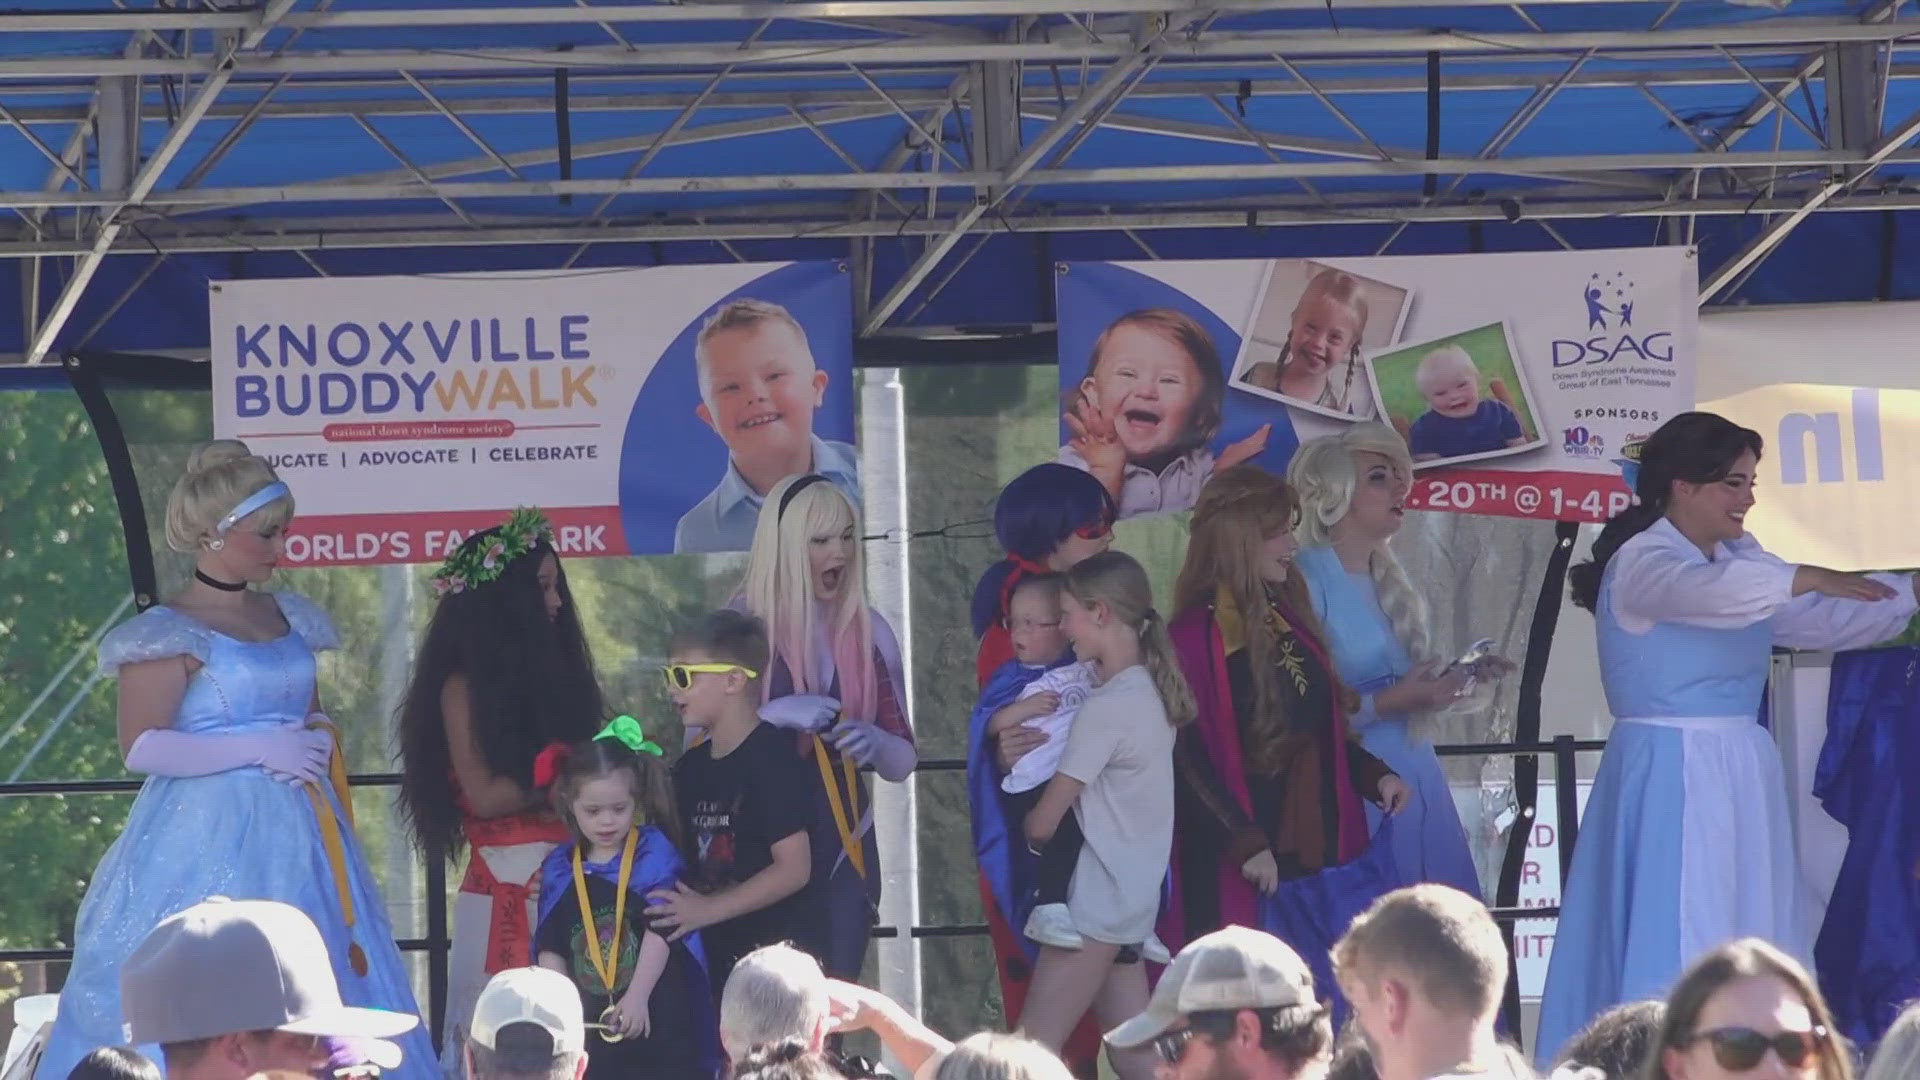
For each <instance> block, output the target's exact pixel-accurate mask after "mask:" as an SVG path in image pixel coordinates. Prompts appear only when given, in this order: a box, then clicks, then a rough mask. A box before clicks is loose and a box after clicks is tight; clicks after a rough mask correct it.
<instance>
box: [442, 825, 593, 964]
mask: <svg viewBox="0 0 1920 1080" xmlns="http://www.w3.org/2000/svg"><path fill="white" fill-rule="evenodd" d="M461 830H462V831H463V832H465V833H466V836H467V846H468V847H469V848H471V849H472V850H471V851H470V853H469V854H468V856H467V873H466V876H465V877H464V878H462V879H461V881H460V891H461V892H463V893H471V894H473V895H476V896H484V897H487V898H488V899H489V900H490V901H492V909H491V910H490V911H489V912H488V913H487V951H486V958H485V960H484V961H482V968H483V970H485V971H486V973H487V974H488V975H493V974H495V973H497V972H500V971H504V970H506V969H507V968H515V967H526V966H527V964H529V963H530V962H531V960H532V957H533V927H532V926H530V925H528V921H527V905H528V904H529V903H531V902H532V900H533V898H534V887H535V885H536V884H537V883H538V882H539V880H540V867H539V864H537V863H536V864H535V865H534V868H533V873H532V874H530V875H528V877H527V880H525V881H521V882H513V881H501V880H500V879H499V878H497V877H495V876H494V873H493V868H492V867H490V866H488V865H487V860H486V859H484V858H481V856H480V849H481V848H491V847H511V846H513V845H515V844H564V843H566V842H567V840H568V839H569V834H568V833H567V827H566V825H564V824H562V823H561V821H560V819H558V818H556V817H554V816H552V815H551V814H512V815H509V816H507V817H497V818H467V819H466V820H465V821H463V822H462V823H461Z"/></svg>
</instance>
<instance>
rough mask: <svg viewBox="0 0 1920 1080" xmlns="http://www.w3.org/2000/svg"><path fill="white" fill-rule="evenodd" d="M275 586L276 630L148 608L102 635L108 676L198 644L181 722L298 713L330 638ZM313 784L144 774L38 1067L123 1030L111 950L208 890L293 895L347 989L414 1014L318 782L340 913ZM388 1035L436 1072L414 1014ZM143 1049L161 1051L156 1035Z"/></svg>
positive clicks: (260, 773)
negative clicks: (253, 636)
mask: <svg viewBox="0 0 1920 1080" xmlns="http://www.w3.org/2000/svg"><path fill="white" fill-rule="evenodd" d="M274 598H275V599H276V600H277V601H278V603H279V605H280V613H281V614H282V615H283V616H284V617H285V618H286V621H287V626H288V630H287V632H286V633H285V634H283V635H281V636H280V637H278V638H276V639H274V640H272V641H257V642H256V641H241V640H238V639H236V638H231V637H228V636H226V635H225V634H222V633H220V632H219V631H217V630H214V629H212V628H210V627H208V626H206V625H205V624H203V623H201V622H199V621H198V620H196V619H194V618H192V617H190V616H188V615H185V614H182V613H181V612H178V611H175V610H174V609H172V608H169V607H164V606H162V607H155V608H150V609H149V610H147V611H144V612H142V613H141V614H139V615H137V616H135V617H134V618H132V619H129V620H128V621H127V622H125V623H122V624H121V625H120V626H118V627H116V628H114V630H113V631H112V632H111V633H109V634H108V635H107V636H106V638H105V639H104V640H102V641H101V643H100V672H101V674H102V675H105V676H115V675H117V674H118V673H119V669H120V668H121V666H122V665H126V664H136V663H140V662H142V661H146V660H161V659H165V658H167V657H171V656H191V657H193V658H194V659H195V660H198V661H199V662H200V665H201V667H200V670H199V671H197V672H195V673H194V675H193V678H192V679H191V680H189V681H188V683H187V691H186V695H185V696H184V697H183V698H182V699H181V701H180V707H179V709H178V711H177V712H175V714H174V718H173V727H174V728H175V729H177V730H180V731H188V732H195V733H208V734H220V733H240V732H246V731H258V730H260V729H262V728H268V727H280V726H282V725H285V724H288V723H291V722H295V721H299V720H303V719H305V717H306V716H307V714H308V710H309V707H310V706H311V704H312V702H313V697H314V681H315V663H314V652H315V651H316V650H324V649H333V648H338V647H339V644H340V640H339V636H338V635H337V634H336V633H335V631H334V628H333V624H332V623H331V622H329V621H328V619H327V617H326V615H325V614H324V613H323V612H321V610H320V609H319V608H318V607H316V606H315V605H314V604H313V603H312V602H311V601H309V600H307V599H305V598H304V597H301V596H296V595H294V594H292V593H276V594H274ZM312 790H315V789H312V788H309V787H308V786H306V785H298V786H295V785H290V784H288V783H286V782H284V781H282V780H278V779H276V778H274V777H273V776H270V775H268V774H267V772H266V770H264V769H262V768H260V767H258V766H247V767H244V768H239V769H229V770H227V771H226V772H218V773H212V774H209V775H206V776H182V777H174V776H153V777H149V778H148V779H147V781H146V783H145V784H143V785H142V786H141V788H140V794H139V795H138V796H137V797H135V799H134V801H133V807H132V809H131V810H130V811H129V812H128V814H127V825H126V828H125V829H124V830H122V832H121V833H120V838H119V839H118V840H115V841H114V843H113V846H112V847H110V848H108V849H107V854H106V856H105V857H104V858H102V859H101V860H100V866H99V868H98V869H96V870H95V871H94V875H93V880H92V882H91V883H90V884H89V885H88V887H87V895H86V898H85V899H84V900H83V901H81V904H80V912H79V916H78V918H77V920H76V923H75V927H74V960H73V967H72V970H71V971H70V973H69V974H68V976H67V982H66V985H65V986H64V987H63V988H62V989H61V991H60V1005H59V1014H58V1017H57V1018H56V1019H55V1021H54V1027H53V1032H52V1034H51V1035H50V1036H49V1039H48V1043H47V1048H46V1052H45V1054H44V1056H43V1057H42V1058H41V1060H40V1066H39V1069H38V1070H37V1072H36V1073H35V1075H36V1076H37V1077H39V1078H40V1080H64V1078H65V1077H66V1075H67V1073H68V1072H69V1071H71V1070H72V1069H73V1067H74V1065H75V1064H77V1063H78V1062H79V1061H80V1059H81V1058H82V1057H84V1056H86V1055H87V1054H88V1053H90V1052H92V1051H93V1050H95V1049H97V1048H99V1047H102V1046H118V1045H120V1044H122V1043H124V1042H126V1041H127V1040H126V1034H125V1032H124V1030H123V1027H122V1023H123V1021H122V1018H121V1012H120V965H121V963H122V962H123V961H125V960H126V958H127V957H128V956H130V955H131V954H132V953H133V950H134V949H135V948H136V947H137V946H138V945H139V944H140V942H141V941H142V939H144V938H145V937H146V936H147V932H148V931H149V930H152V929H153V927H154V926H155V925H156V924H158V923H159V922H160V921H161V920H162V919H164V918H166V917H167V916H169V915H172V914H174V913H176V912H179V911H181V910H184V909H185V908H188V907H191V906H192V905H194V904H197V903H199V902H200V901H202V900H205V899H206V898H208V897H210V896H225V897H230V898H232V899H235V900H279V901H282V902H283V903H287V904H291V905H293V906H294V907H297V908H299V909H300V910H301V911H304V912H306V913H307V915H308V916H309V917H310V918H312V919H313V921H314V923H315V924H316V925H317V926H318V927H319V928H320V936H321V937H322V938H323V939H324V940H325V941H326V943H327V955H328V957H329V958H330V959H332V961H333V968H334V975H335V978H336V979H337V981H338V982H339V984H340V997H341V999H342V1001H343V1002H344V1003H346V1004H348V1005H355V1006H364V1007H370V1008H379V1009H390V1010H392V1011H395V1012H403V1013H409V1014H412V1015H415V1016H417V1015H419V1008H418V1006H416V1005H415V1004H414V997H413V990H412V987H411V985H410V982H409V980H408V977H407V969H406V967H405V965H404V964H403V962H402V961H401V958H400V952H399V950H398V949H397V948H396V947H395V945H394V938H393V929H392V927H391V926H390V925H389V924H388V922H387V915H386V905H385V904H384V903H383V902H382V900H381V898H380V892H379V889H378V888H377V887H376V885H375V882H374V878H373V874H372V872H371V871H370V870H369V869H368V868H367V863H366V860H365V858H364V857H363V856H362V855H361V852H360V845H359V843H358V842H357V841H356V840H355V838H354V835H353V831H352V829H351V828H349V827H348V826H347V824H346V823H347V821H348V820H349V819H348V818H347V816H346V815H345V814H344V813H342V810H341V807H340V804H339V802H338V801H337V800H336V799H335V797H334V795H333V791H332V789H331V788H324V789H321V790H323V791H324V793H325V800H326V803H327V806H328V810H329V811H330V812H331V813H332V814H333V815H334V818H335V820H336V821H338V822H340V824H341V827H340V830H339V832H340V839H341V846H342V847H343V848H344V859H343V862H344V864H345V865H344V867H342V869H343V870H344V872H345V876H346V879H347V881H348V883H349V888H350V890H351V892H352V897H353V908H354V912H355V920H356V921H355V923H354V925H353V926H352V927H351V928H349V927H348V925H347V922H346V918H345V916H344V914H343V912H342V908H341V902H340V896H339V891H338V890H337V889H336V888H335V885H334V874H335V870H334V867H333V865H332V863H331V861H330V860H329V858H328V856H327V852H326V848H325V844H324V841H323V839H322V836H321V830H320V824H319V819H318V818H317V817H316V816H315V813H314V804H313V802H312V801H311V796H310V795H309V792H310V791H312ZM356 944H357V945H358V946H359V947H360V949H361V951H362V952H363V953H364V955H365V957H366V967H367V971H366V974H364V975H360V974H356V973H355V972H354V970H353V965H352V964H351V962H350V960H349V955H350V953H349V950H350V948H351V947H352V946H353V945H356ZM394 1041H395V1042H397V1043H399V1045H400V1046H401V1049H402V1051H403V1053H404V1055H405V1060H404V1061H403V1062H402V1064H401V1066H400V1068H399V1069H398V1070H394V1071H393V1075H396V1076H400V1077H430V1076H436V1075H437V1074H438V1071H439V1070H438V1065H437V1063H436V1060H435V1057H434V1053H433V1047H432V1046H431V1045H430V1043H429V1041H428V1038H427V1034H426V1031H425V1029H424V1028H415V1029H414V1030H413V1031H412V1032H409V1033H408V1034H407V1035H405V1036H403V1037H401V1038H399V1039H396V1040H394ZM141 1049H142V1050H143V1051H145V1052H146V1053H147V1054H148V1056H149V1057H152V1058H153V1059H154V1060H156V1061H157V1060H159V1053H158V1048H157V1047H142V1048H141Z"/></svg>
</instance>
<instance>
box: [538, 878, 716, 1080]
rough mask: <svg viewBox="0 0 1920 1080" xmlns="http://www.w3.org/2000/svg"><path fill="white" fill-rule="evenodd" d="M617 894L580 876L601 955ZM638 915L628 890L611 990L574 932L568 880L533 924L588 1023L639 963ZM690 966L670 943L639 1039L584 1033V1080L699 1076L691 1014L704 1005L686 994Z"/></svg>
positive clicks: (576, 922)
mask: <svg viewBox="0 0 1920 1080" xmlns="http://www.w3.org/2000/svg"><path fill="white" fill-rule="evenodd" d="M618 898H619V886H617V885H615V884H614V883H613V882H611V881H608V880H606V879H605V878H601V877H595V876H593V875H591V874H589V875H588V876H587V906H588V907H590V908H591V909H592V910H593V921H594V925H595V929H596V930H597V931H598V936H599V939H600V950H601V956H602V957H604V956H605V955H606V949H607V943H608V942H609V941H610V940H611V939H612V937H613V914H614V908H615V903H614V902H615V901H616V900H617V899H618ZM645 916H646V898H645V897H642V896H639V895H637V894H634V893H632V890H629V895H628V896H627V910H626V918H625V919H624V920H623V921H622V923H621V927H620V931H621V932H620V942H619V951H618V952H617V954H616V960H615V969H614V979H613V993H612V994H608V993H607V986H606V983H605V981H603V980H602V979H601V977H600V972H599V969H597V968H595V967H594V966H593V961H592V960H591V959H589V958H588V952H587V946H586V938H585V936H584V935H583V934H582V932H581V921H580V901H579V899H578V898H577V897H576V896H575V894H574V891H573V886H572V885H571V884H569V885H568V887H567V896H566V898H565V899H563V900H561V901H560V902H559V903H557V904H555V905H554V907H553V910H552V911H551V912H550V913H549V914H548V915H547V918H546V921H545V922H542V923H541V924H540V928H539V930H538V931H537V932H536V934H535V939H534V940H535V944H536V947H537V948H538V949H539V950H540V951H541V952H543V953H556V954H558V955H560V956H564V957H566V959H567V974H568V975H569V976H570V977H571V978H572V979H573V984H574V985H575V986H577V987H579V988H580V1001H581V1004H582V1005H583V1006H585V1008H586V1014H587V1019H588V1020H589V1021H593V1020H598V1019H599V1017H600V1014H601V1013H602V1012H603V1011H605V1010H606V1008H607V1006H608V1005H609V1004H610V1003H611V1002H612V1001H614V1000H615V999H616V998H618V996H619V995H621V994H624V993H626V991H627V985H628V984H629V983H631V982H632V981H633V969H634V967H635V965H637V964H638V963H639V962H640V932H641V927H642V926H643V920H644V919H645ZM693 964H694V960H693V957H692V956H691V955H690V954H689V953H688V952H687V949H686V946H684V945H675V946H673V948H672V951H671V952H669V953H668V954H667V966H666V969H665V970H663V971H661V972H660V978H659V979H658V980H656V981H655V982H654V984H653V993H652V994H650V995H648V997H647V1018H648V1021H649V1033H648V1034H647V1036H646V1037H645V1038H639V1039H623V1040H621V1041H620V1042H608V1041H606V1040H605V1039H602V1038H600V1037H599V1035H598V1034H595V1033H589V1035H588V1037H587V1077H588V1078H589V1080H636V1078H643V1077H645V1078H651V1077H659V1078H661V1080H667V1078H674V1080H678V1078H681V1077H688V1076H695V1075H698V1074H699V1072H700V1067H699V1059H700V1047H699V1044H698V1038H697V1034H696V1033H697V1030H698V1029H697V1028H696V1026H695V1025H696V1020H695V1017H696V1015H697V1013H704V1012H705V1010H696V1008H695V1003H694V1002H692V1001H691V1000H689V998H688V993H687V991H688V988H689V987H691V986H694V985H696V983H695V981H694V977H693V976H694V973H695V971H696V970H697V969H696V968H694V967H693V966H692V965H693Z"/></svg>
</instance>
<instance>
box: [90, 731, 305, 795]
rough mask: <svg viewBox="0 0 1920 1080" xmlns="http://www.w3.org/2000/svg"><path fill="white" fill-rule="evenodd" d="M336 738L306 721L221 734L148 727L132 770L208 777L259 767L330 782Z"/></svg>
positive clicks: (131, 751)
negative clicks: (329, 775)
mask: <svg viewBox="0 0 1920 1080" xmlns="http://www.w3.org/2000/svg"><path fill="white" fill-rule="evenodd" d="M332 755H333V736H332V735H329V734H328V733H327V732H326V731H324V730H322V729H318V728H309V727H307V726H306V722H305V721H296V722H294V723H290V724H287V725H285V726H283V727H278V728H269V729H266V730H264V731H248V732H236V733H233V734H216V733H213V732H194V731H175V730H174V729H172V728H148V729H147V730H146V731H143V732H141V733H140V736H139V737H138V738H136V739H134V740H133V745H132V746H131V747H129V748H128V749H127V768H128V769H130V770H132V771H133V772H138V773H146V774H147V775H149V776H208V775H211V774H213V773H218V772H226V771H227V770H229V769H243V768H246V767H247V766H250V765H257V766H259V767H260V768H263V769H265V770H267V772H269V773H271V774H273V776H274V777H275V778H276V779H280V780H284V781H286V782H287V783H289V784H300V783H316V784H318V783H324V782H325V781H326V779H327V765H328V761H329V759H330V758H331V757H332Z"/></svg>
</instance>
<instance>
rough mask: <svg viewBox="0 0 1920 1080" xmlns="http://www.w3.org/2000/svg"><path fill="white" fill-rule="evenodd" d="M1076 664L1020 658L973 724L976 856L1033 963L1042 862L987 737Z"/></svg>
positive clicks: (984, 697)
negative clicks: (1035, 685) (1023, 696)
mask: <svg viewBox="0 0 1920 1080" xmlns="http://www.w3.org/2000/svg"><path fill="white" fill-rule="evenodd" d="M1072 662H1073V655H1072V654H1071V653H1069V654H1068V655H1067V656H1066V658H1065V659H1063V660H1061V661H1060V662H1059V663H1056V664H1054V665H1052V666H1051V667H1030V666H1028V665H1026V664H1022V663H1021V662H1020V661H1018V660H1009V661H1007V662H1006V663H1004V664H1002V665H1000V667H999V668H998V669H997V670H995V671H994V673H993V677H992V678H990V679H988V680H987V685H986V688H985V689H983V690H981V691H980V701H979V704H977V705H975V706H974V707H973V718H972V720H971V721H970V722H969V723H968V725H967V802H968V803H969V805H971V807H972V809H973V853H974V857H975V858H976V859H978V860H979V863H980V873H981V875H982V876H983V877H985V878H986V880H987V887H988V888H989V889H990V890H992V892H993V899H994V902H995V903H997V904H998V905H999V906H1000V912H1001V914H1003V915H1005V916H1006V919H1007V925H1008V926H1009V927H1011V928H1012V930H1013V934H1014V936H1015V937H1017V938H1019V940H1020V946H1021V948H1022V949H1023V950H1025V952H1026V954H1027V960H1028V961H1029V962H1031V961H1033V960H1035V959H1037V958H1038V957H1039V955H1040V946H1039V945H1037V944H1035V943H1034V942H1033V941H1031V940H1029V939H1028V938H1027V936H1026V934H1025V933H1024V932H1023V931H1024V930H1025V929H1026V925H1027V916H1028V914H1030V913H1031V912H1032V910H1033V887H1034V880H1033V879H1034V864H1035V863H1036V862H1037V861H1038V860H1037V859H1035V858H1034V856H1033V854H1032V853H1031V852H1029V851H1028V850H1027V843H1026V838H1025V836H1024V835H1023V832H1024V828H1025V826H1024V823H1023V822H1019V821H1009V820H1007V807H1006V804H1005V802H1003V801H1002V800H1004V799H1005V798H1006V797H1007V796H1006V793H1005V792H1004V791H1001V790H1000V766H999V763H998V762H997V761H996V760H995V759H994V752H993V740H991V739H989V738H987V721H988V720H991V719H992V718H993V714H994V713H995V712H997V711H999V710H1000V708H1001V707H1002V706H1005V705H1008V704H1011V703H1012V702H1013V701H1014V700H1015V699H1016V698H1018V697H1019V696H1020V691H1021V690H1024V689H1026V687H1027V684H1028V683H1031V682H1033V680H1035V679H1037V678H1039V677H1040V676H1042V675H1045V674H1046V673H1047V672H1048V671H1051V670H1052V669H1053V668H1055V667H1060V666H1061V665H1063V664H1070V663H1072Z"/></svg>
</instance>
